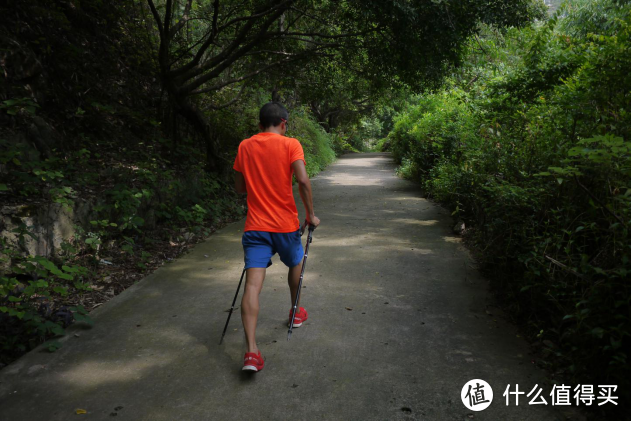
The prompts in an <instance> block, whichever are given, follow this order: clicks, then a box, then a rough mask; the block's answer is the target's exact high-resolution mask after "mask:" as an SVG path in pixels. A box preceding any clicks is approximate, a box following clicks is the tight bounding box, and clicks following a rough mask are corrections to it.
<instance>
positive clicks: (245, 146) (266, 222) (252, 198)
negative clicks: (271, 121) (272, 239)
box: [234, 132, 304, 233]
mask: <svg viewBox="0 0 631 422" xmlns="http://www.w3.org/2000/svg"><path fill="white" fill-rule="evenodd" d="M296 160H303V161H304V153H303V150H302V146H301V145H300V142H298V140H297V139H294V138H288V137H285V136H282V135H279V134H276V133H272V132H262V133H259V134H257V135H254V136H253V137H251V138H248V139H246V140H244V141H243V142H241V144H240V145H239V152H238V154H237V159H236V160H235V164H234V169H235V170H237V171H238V172H240V173H242V174H243V176H244V178H245V182H246V187H247V192H248V216H247V219H246V224H245V231H251V230H257V231H268V232H276V233H287V232H293V231H295V230H297V229H298V228H299V226H300V222H299V220H298V210H297V209H296V203H295V201H294V197H293V193H292V186H291V178H292V174H293V170H292V167H291V163H293V162H294V161H296Z"/></svg>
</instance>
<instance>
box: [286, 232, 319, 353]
mask: <svg viewBox="0 0 631 422" xmlns="http://www.w3.org/2000/svg"><path fill="white" fill-rule="evenodd" d="M306 226H307V220H305V225H304V226H302V228H301V229H300V236H302V235H303V233H304V232H305V227H306ZM314 230H315V226H314V225H313V224H309V234H308V236H307V247H306V248H305V257H304V259H303V260H302V270H301V271H300V281H299V282H298V291H297V292H296V300H295V301H294V307H293V308H292V312H291V320H290V321H289V331H287V341H289V339H290V338H291V331H292V330H293V328H294V318H295V317H296V308H297V306H298V301H299V300H300V289H301V287H302V278H303V276H304V274H305V267H306V266H307V256H309V245H310V244H311V242H312V241H313V238H312V237H311V235H312V234H313V231H314Z"/></svg>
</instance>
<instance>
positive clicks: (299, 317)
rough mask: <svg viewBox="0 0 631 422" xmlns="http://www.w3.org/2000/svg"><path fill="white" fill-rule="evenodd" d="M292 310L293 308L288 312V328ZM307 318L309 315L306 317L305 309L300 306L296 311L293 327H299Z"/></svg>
mask: <svg viewBox="0 0 631 422" xmlns="http://www.w3.org/2000/svg"><path fill="white" fill-rule="evenodd" d="M293 310H294V309H293V308H291V309H290V310H289V322H288V323H287V326H288V327H289V325H290V324H291V313H292V312H293ZM308 317H309V315H307V311H305V308H303V307H302V306H301V307H300V309H298V311H297V312H296V317H295V318H294V327H300V326H301V325H302V323H303V322H305V321H306V320H307V318H308Z"/></svg>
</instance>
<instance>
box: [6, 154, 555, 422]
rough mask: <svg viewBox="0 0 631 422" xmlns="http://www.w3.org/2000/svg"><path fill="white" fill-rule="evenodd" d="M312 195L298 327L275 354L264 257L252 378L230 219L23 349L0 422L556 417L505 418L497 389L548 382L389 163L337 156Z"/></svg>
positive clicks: (426, 207) (548, 414) (273, 292)
mask: <svg viewBox="0 0 631 422" xmlns="http://www.w3.org/2000/svg"><path fill="white" fill-rule="evenodd" d="M313 186H314V188H313V189H314V195H315V204H316V205H315V206H316V215H318V216H319V217H320V218H321V220H322V225H321V227H320V228H319V229H317V230H316V231H315V233H314V240H313V243H312V248H311V253H310V254H309V255H310V256H309V259H308V262H307V271H306V274H305V283H304V288H303V301H302V305H303V306H304V307H305V308H306V309H307V310H308V312H309V320H308V321H307V323H305V324H304V325H303V326H302V327H300V328H296V329H295V330H294V334H293V337H292V339H291V341H289V342H287V341H286V337H287V327H286V323H287V314H288V311H289V308H290V301H289V291H288V288H287V285H286V271H285V268H284V267H283V266H282V264H281V263H280V261H279V259H278V257H275V258H274V265H273V266H272V267H271V268H270V269H269V270H268V273H267V279H266V281H265V285H264V286H263V292H262V293H261V305H262V306H261V311H260V318H259V330H258V339H259V347H260V348H261V350H262V352H263V356H264V357H265V358H266V365H265V369H264V370H263V371H262V372H260V373H258V374H253V375H249V374H247V373H244V372H242V371H241V370H240V369H241V364H242V359H243V353H244V349H245V341H244V339H243V329H242V327H241V318H240V314H239V312H238V311H237V313H235V314H234V315H233V318H232V321H231V323H230V328H229V331H228V333H227V335H226V338H225V340H224V344H223V345H222V346H218V341H219V337H220V335H221V331H222V329H223V325H224V323H225V320H226V317H227V313H226V312H225V311H226V310H227V309H228V308H229V307H230V302H231V301H232V298H233V295H234V292H235V289H236V286H237V282H238V279H239V276H240V274H241V269H242V265H243V261H242V257H243V253H242V249H241V234H242V229H243V223H244V222H243V221H241V222H239V223H235V224H232V225H230V226H228V227H226V228H224V229H223V230H220V231H218V232H217V233H216V234H215V235H214V236H212V237H211V238H210V239H209V240H208V241H206V242H204V243H202V244H200V245H198V246H197V247H195V248H194V249H193V251H192V252H191V253H190V254H188V255H186V256H184V257H183V258H181V259H178V260H177V261H175V262H173V263H171V264H168V265H166V266H164V267H162V268H161V269H159V270H158V271H156V272H155V273H154V274H152V275H150V276H148V277H147V278H146V279H144V280H142V281H141V282H140V283H138V284H137V285H135V286H133V287H132V288H130V289H129V290H127V291H125V292H124V293H122V294H121V295H119V296H118V297H116V298H114V299H113V300H112V301H110V302H109V303H107V304H105V305H103V306H101V307H100V308H97V309H96V310H95V311H94V312H93V313H92V316H93V318H94V320H95V321H96V325H95V326H94V327H93V328H91V329H85V328H81V327H76V326H75V327H74V328H72V329H70V330H69V331H70V335H69V336H68V337H67V338H66V339H64V340H63V347H62V348H61V349H60V350H58V351H57V352H55V353H47V352H41V351H34V352H31V353H29V354H28V355H26V356H24V357H23V358H22V359H20V360H18V361H17V362H14V363H13V364H11V365H9V366H8V367H6V368H5V369H3V370H2V371H1V372H0V417H1V418H2V419H22V420H23V419H52V420H60V419H63V420H117V419H119V420H128V419H132V420H134V419H160V420H162V419H173V420H182V419H191V420H195V419H230V420H231V419H241V420H249V419H256V420H259V419H281V420H286V419H289V420H304V419H333V420H376V419H380V420H423V419H455V420H472V419H475V420H483V419H493V420H502V419H520V420H551V419H560V418H562V416H561V415H560V414H558V413H557V408H556V407H552V406H551V405H550V404H548V405H547V406H544V405H530V406H528V400H527V399H526V397H525V395H523V396H521V397H520V404H519V406H518V407H516V406H515V405H514V399H513V400H512V404H511V405H510V406H506V404H505V399H504V397H502V394H503V392H504V390H505V388H506V386H507V384H511V385H512V386H513V387H514V385H515V384H519V386H520V390H526V393H528V392H529V391H530V389H531V388H532V387H534V385H535V384H537V383H538V384H539V386H542V384H543V382H544V374H543V373H542V372H541V371H539V370H538V369H537V368H536V367H535V366H534V365H533V364H532V363H531V362H530V358H529V355H528V346H527V344H526V342H525V341H523V340H522V339H521V338H519V337H518V335H517V333H516V331H515V329H514V328H513V327H511V326H510V325H509V324H507V323H506V322H504V321H503V319H501V318H500V317H498V316H497V315H495V314H494V315H489V314H488V313H487V312H486V306H487V305H488V304H489V303H490V302H489V299H490V297H489V294H488V285H487V282H486V281H485V280H484V279H482V278H481V277H480V275H479V274H478V273H477V272H476V271H475V269H474V268H473V264H472V262H471V259H470V257H469V255H468V253H467V251H466V250H465V249H464V247H463V246H462V245H461V241H460V238H459V237H457V236H454V235H453V234H452V232H451V218H450V217H449V213H448V212H447V211H446V210H444V209H442V208H441V207H439V206H438V205H435V204H433V203H432V202H430V201H428V200H425V199H423V198H421V196H420V191H419V189H418V187H417V186H416V185H415V184H413V183H411V182H408V181H404V180H401V179H398V178H397V177H395V175H394V164H393V163H392V160H391V159H390V158H389V156H387V155H385V154H351V155H346V156H344V157H343V158H341V159H340V160H339V161H338V162H337V163H335V164H334V165H331V166H330V167H329V168H328V169H327V170H326V171H324V172H322V173H321V174H320V175H319V176H318V177H316V178H315V179H314V180H313ZM297 197H298V196H297ZM299 209H301V206H299ZM305 237H306V236H305ZM493 313H494V312H493ZM74 333H77V334H79V336H78V337H77V336H75V335H74ZM474 378H480V379H483V380H485V381H487V382H489V383H490V384H491V386H492V387H493V391H494V395H495V398H494V401H493V403H492V405H491V406H490V407H489V408H488V409H486V410H484V411H482V412H472V411H470V410H468V409H467V408H466V407H465V406H464V405H463V403H462V401H461V398H460V393H461V390H462V387H463V385H464V384H465V383H466V382H467V381H469V380H471V379H474ZM544 391H546V394H547V392H549V387H547V388H546V389H545V390H544ZM547 399H548V403H550V400H549V399H550V397H549V396H547ZM78 408H81V409H85V410H87V414H83V415H76V414H75V409H78Z"/></svg>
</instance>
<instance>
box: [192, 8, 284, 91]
mask: <svg viewBox="0 0 631 422" xmlns="http://www.w3.org/2000/svg"><path fill="white" fill-rule="evenodd" d="M292 1H295V0H288V1H286V2H284V3H282V4H289V3H291V2H292ZM284 11H285V10H284V9H277V11H276V13H274V14H273V15H271V16H269V17H268V18H267V20H266V21H265V22H264V23H263V24H262V25H261V29H260V30H259V32H258V33H257V34H256V35H254V37H253V39H252V41H250V42H249V43H248V44H246V45H244V46H242V47H241V48H239V49H237V47H238V46H239V45H241V43H242V42H243V39H245V35H246V33H243V32H242V34H240V35H241V37H239V38H240V39H239V38H237V39H235V41H234V42H233V43H232V44H231V45H230V46H229V47H228V48H227V49H226V50H224V51H222V52H221V53H220V54H218V55H217V56H216V57H214V58H213V59H212V60H209V61H208V62H207V63H205V64H204V65H202V66H200V67H199V68H198V69H194V70H192V71H191V72H189V73H188V74H187V75H185V79H190V78H192V77H194V76H196V75H199V74H202V73H203V72H204V71H206V70H208V69H210V68H212V67H214V66H216V67H215V68H214V69H213V70H212V71H211V72H208V73H206V74H205V75H202V76H200V77H198V78H197V79H196V80H194V81H192V82H191V83H189V84H188V85H186V86H183V87H182V88H181V89H180V92H181V93H183V94H185V95H188V94H189V93H191V92H192V91H193V90H195V89H197V88H198V87H199V86H201V85H203V84H204V83H206V82H208V81H209V80H211V79H213V78H216V77H217V76H219V75H220V74H221V72H223V71H224V70H225V69H226V68H227V67H228V66H230V65H231V64H232V63H234V62H235V61H237V60H238V59H239V58H240V57H242V56H243V55H244V54H245V53H247V52H248V51H250V50H251V49H252V48H254V47H255V46H256V45H257V44H259V43H261V42H263V41H264V40H266V39H268V38H269V37H268V36H267V35H266V33H267V30H268V29H269V27H270V25H272V23H274V21H276V19H278V18H279V17H280V15H282V14H283V12H284ZM249 23H252V21H251V22H249ZM249 29H250V28H248V32H249ZM235 49H236V51H235ZM233 51H234V52H233ZM222 61H223V62H222Z"/></svg>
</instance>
